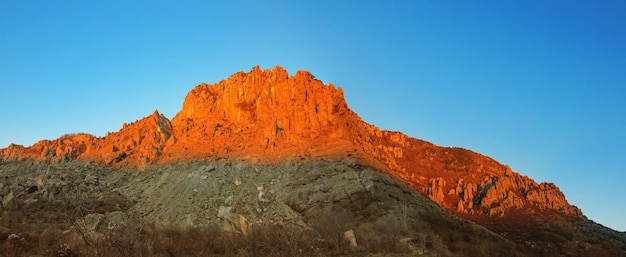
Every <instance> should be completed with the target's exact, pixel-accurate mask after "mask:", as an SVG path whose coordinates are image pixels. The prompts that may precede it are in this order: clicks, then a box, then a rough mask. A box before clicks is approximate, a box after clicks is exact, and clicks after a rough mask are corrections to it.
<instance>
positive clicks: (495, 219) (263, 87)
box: [0, 66, 626, 256]
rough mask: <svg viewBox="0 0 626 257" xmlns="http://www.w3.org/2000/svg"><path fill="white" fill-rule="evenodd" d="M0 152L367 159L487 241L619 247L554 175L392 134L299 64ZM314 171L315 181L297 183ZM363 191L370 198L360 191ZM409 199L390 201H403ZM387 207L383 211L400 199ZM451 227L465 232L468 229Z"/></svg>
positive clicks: (136, 163) (161, 162)
mask: <svg viewBox="0 0 626 257" xmlns="http://www.w3.org/2000/svg"><path fill="white" fill-rule="evenodd" d="M0 160H2V162H3V163H15V162H18V163H24V162H33V161H34V162H37V163H44V164H50V165H62V164H63V163H72V162H77V161H80V162H87V163H89V165H96V166H106V167H111V168H116V169H131V170H144V171H146V170H154V169H157V168H155V167H178V166H176V165H180V164H181V163H191V162H198V161H203V162H216V161H217V162H219V163H236V164H242V165H243V164H245V165H251V166H246V167H248V168H246V169H247V170H255V168H253V167H262V168H263V169H268V168H267V167H282V166H281V165H285V164H294V163H295V164H302V165H311V163H343V164H348V166H347V167H352V168H351V169H352V170H359V172H357V173H360V172H361V171H362V170H367V169H372V170H375V171H376V172H379V173H381V174H385V175H386V176H389V177H391V178H393V179H392V180H393V181H396V182H399V183H400V184H401V185H402V186H394V187H407V188H411V189H408V190H414V192H419V193H421V195H420V196H419V197H422V196H425V197H427V198H428V199H430V200H431V201H432V202H434V203H436V204H437V205H438V206H441V207H443V208H444V209H445V210H447V211H448V212H450V213H453V214H454V215H453V216H451V217H452V218H450V219H455V218H454V217H460V218H462V219H465V220H469V221H471V222H475V223H476V224H478V225H481V226H483V227H485V228H487V229H488V231H490V233H491V232H495V235H497V236H498V237H499V238H500V239H498V240H504V241H507V240H509V241H512V242H515V243H516V244H517V245H518V247H520V249H521V248H528V247H530V248H540V249H542V250H537V251H531V250H529V251H530V253H541V254H548V253H550V254H552V253H557V254H559V255H571V254H574V255H577V254H581V255H584V254H583V253H588V251H591V250H599V249H601V250H602V251H606V253H607V254H608V255H607V256H611V255H615V254H622V255H623V254H624V250H626V238H625V237H624V235H623V234H620V233H617V232H615V231H611V230H610V229H608V228H604V227H601V226H599V225H597V224H595V223H593V222H592V221H590V220H588V219H587V218H586V217H585V216H584V215H583V213H582V212H581V210H580V209H579V208H577V207H576V206H573V205H571V204H569V203H568V202H567V200H566V198H565V195H564V194H563V193H562V192H561V191H560V190H559V188H558V187H557V186H556V185H555V184H553V183H537V182H535V181H534V180H532V179H531V178H529V177H527V176H523V175H520V174H519V173H517V172H514V171H512V170H511V168H510V167H508V166H506V165H503V164H500V163H498V162H497V161H495V160H493V159H491V158H489V157H487V156H484V155H481V154H479V153H475V152H472V151H470V150H466V149H462V148H456V147H440V146H436V145H434V144H431V143H429V142H426V141H423V140H419V139H415V138H411V137H408V136H406V135H404V134H402V133H400V132H393V131H383V130H380V129H379V128H377V127H375V126H373V125H370V124H367V123H366V122H364V121H363V120H362V119H361V118H360V117H359V116H358V115H357V114H356V113H354V112H353V111H352V110H350V108H349V107H348V105H347V103H346V101H345V99H344V97H343V91H342V89H341V88H337V87H335V86H334V85H332V84H328V85H325V84H323V83H322V82H321V81H319V80H317V79H315V77H314V76H313V75H311V74H310V73H309V72H306V71H298V72H296V74H295V75H293V76H289V74H288V73H287V71H285V70H284V69H283V68H282V67H278V66H277V67H275V68H273V69H271V70H270V69H267V70H261V69H260V68H259V67H258V66H256V67H254V68H253V69H252V70H251V71H250V72H247V73H246V72H238V73H236V74H234V75H232V76H231V77H229V78H228V79H226V80H223V81H220V82H219V83H216V84H212V85H209V84H204V83H203V84H200V85H198V86H196V87H195V88H193V89H192V90H191V91H190V92H189V93H188V94H187V96H186V97H185V100H184V103H183V107H182V110H181V111H180V112H179V113H178V114H177V115H176V116H175V117H174V118H173V119H172V120H171V121H170V120H169V119H167V118H166V117H164V116H163V115H162V114H159V113H158V111H155V112H154V113H153V114H152V115H150V116H147V117H145V118H143V119H141V120H138V121H135V122H133V123H131V124H124V125H123V127H122V128H121V129H120V130H119V131H118V132H113V133H109V134H107V135H106V136H104V137H94V136H91V135H88V134H75V135H65V136H62V137H61V138H59V139H56V140H42V141H39V142H38V143H36V144H34V145H33V146H31V147H23V146H20V145H13V144H12V145H10V146H9V147H7V148H5V149H2V150H0ZM320 165H321V164H316V165H313V167H314V168H309V169H308V171H304V175H306V174H315V172H313V171H311V170H315V167H317V168H318V169H322V170H324V169H326V166H325V165H321V166H320ZM342 167H344V166H342ZM238 170H241V169H238ZM331 170H332V169H331ZM342 170H345V169H344V168H342ZM249 172H252V171H249ZM319 176H322V177H326V176H330V175H329V174H326V173H324V174H322V175H319ZM373 180H374V181H380V180H382V178H380V179H373ZM255 181H258V179H255ZM314 181H318V180H317V179H314V180H311V181H309V182H310V183H314ZM309 182H307V183H304V182H303V183H301V184H300V185H301V186H307V185H309V184H310V183H309ZM282 183H286V184H289V183H290V182H287V180H285V181H283V182H282ZM337 183H338V182H333V183H330V185H336V184H337ZM389 183H392V182H389ZM394 183H395V182H394ZM323 184H324V183H320V187H323ZM339 184H341V183H339ZM309 186H310V185H309ZM331 187H332V186H331ZM128 190H130V191H132V190H131V189H128ZM280 190H286V189H285V188H282V187H281V188H280ZM294 190H296V191H297V188H294V187H289V189H288V190H287V191H290V192H293V191H294ZM130 191H128V192H130ZM331 191H332V190H331ZM357 192H358V190H357ZM213 193H215V192H213ZM353 193H354V192H353ZM136 194H143V193H136ZM348 195H350V193H349V194H348ZM357 195H358V194H357ZM366 195H370V197H371V193H367V194H366ZM5 197H6V195H5ZM146 197H147V196H146ZM147 198H149V197H147ZM417 198H418V196H413V197H411V198H410V199H412V200H407V199H406V198H402V200H401V201H403V202H406V203H407V204H408V203H412V201H415V199H417ZM288 199H291V198H290V197H286V198H284V199H281V202H283V203H285V204H286V206H289V208H290V209H291V210H295V211H296V212H297V213H299V215H304V216H306V215H307V214H308V215H312V214H310V213H309V212H312V210H309V208H306V207H301V204H294V203H290V202H289V200H288ZM142 204H143V205H145V206H144V207H143V208H150V207H149V206H152V205H159V204H161V205H164V204H167V203H166V202H158V201H152V202H151V201H146V202H143V203H140V204H137V205H142ZM319 205H320V204H316V206H319ZM408 205H411V206H424V205H423V204H417V203H412V204H408ZM305 206H306V205H305ZM394 206H395V207H393V208H392V209H393V210H394V211H398V208H401V207H399V206H401V205H394ZM214 207H215V208H218V207H219V206H214ZM361 207H363V206H361ZM329 208H330V207H329ZM351 209H352V210H354V208H351ZM357 209H359V211H362V209H361V208H357ZM298 210H300V211H298ZM250 212H252V211H250ZM165 213H167V212H165ZM441 213H447V212H446V211H443V212H441ZM164 215H165V214H164ZM171 215H172V216H177V217H181V215H183V214H182V213H176V214H175V215H174V214H171ZM294 215H296V214H294ZM441 215H444V216H445V215H447V214H441ZM166 216H167V215H166ZM183 216H184V215H183ZM252 216H255V215H252ZM168 217H169V216H168ZM250 217H251V215H248V218H250ZM255 217H256V216H255ZM445 217H448V216H445ZM353 218H354V217H353ZM150 219H151V220H158V219H159V218H158V217H157V216H155V217H151V218H150ZM446 219H447V218H446ZM302 222H303V221H302ZM305 223H306V222H305ZM463 226H466V227H467V229H468V230H467V231H472V229H475V228H472V229H469V227H472V226H469V225H463ZM468 233H469V232H468ZM572 248H574V250H572Z"/></svg>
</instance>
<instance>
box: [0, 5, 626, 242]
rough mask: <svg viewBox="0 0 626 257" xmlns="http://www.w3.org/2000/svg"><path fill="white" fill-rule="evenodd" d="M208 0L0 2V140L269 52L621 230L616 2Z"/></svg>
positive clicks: (211, 76)
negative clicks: (549, 188) (544, 185)
mask: <svg viewBox="0 0 626 257" xmlns="http://www.w3.org/2000/svg"><path fill="white" fill-rule="evenodd" d="M181 2H182V3H181ZM210 2H213V1H133V0H124V1H35V0H33V1H7V0H1V1H0V87H1V88H0V112H1V114H2V118H1V119H0V120H1V121H0V124H1V125H0V147H6V146H8V145H9V144H10V143H11V142H14V143H17V144H23V145H26V146H28V145H32V144H33V143H35V142H36V141H38V140H40V139H54V138H57V137H59V136H61V135H63V134H65V133H73V132H87V133H90V134H94V135H96V136H104V135H105V134H106V132H107V131H111V132H112V131H117V130H119V129H120V128H121V126H122V123H124V122H132V121H135V120H137V119H140V118H142V117H145V116H148V115H150V114H151V113H152V112H153V111H154V110H155V109H158V110H159V111H160V112H161V113H164V114H165V115H166V116H167V117H169V118H172V117H173V116H174V115H175V114H176V113H177V112H178V111H179V110H180V108H181V105H182V102H183V99H184V97H185V95H186V93H187V92H188V91H189V90H191V89H192V88H193V87H194V86H195V85H197V84H199V83H201V82H207V83H214V82H218V81H220V80H222V79H225V78H227V77H228V76H229V75H231V74H232V73H235V72H237V71H241V70H243V71H249V70H250V69H251V68H252V67H253V66H254V65H257V64H259V65H260V66H261V68H263V69H265V68H272V67H274V66H275V65H281V66H283V67H285V68H286V69H287V70H288V71H289V72H290V74H294V73H295V71H296V70H300V69H304V70H309V71H310V72H311V73H313V74H314V75H315V76H316V77H317V78H318V79H320V80H322V81H323V82H325V83H333V84H335V85H336V86H340V87H343V89H344V92H345V96H346V99H347V101H348V105H349V106H350V107H351V108H352V109H353V110H354V111H355V112H357V113H358V114H359V115H360V116H361V117H362V118H363V119H364V120H365V121H367V122H369V123H372V124H374V125H377V126H379V127H380V128H382V129H387V130H396V131H402V132H404V133H406V134H408V135H410V136H412V137H416V138H420V139H424V140H427V141H431V142H433V143H435V144H438V145H443V146H459V147H463V148H468V149H471V150H474V151H477V152H480V153H483V154H485V155H488V156H491V157H493V158H495V159H496V160H498V161H500V162H502V163H504V164H508V165H510V166H511V168H512V169H513V170H514V171H517V172H520V173H522V174H524V175H529V176H530V177H532V178H534V179H535V180H537V181H539V182H540V181H550V182H555V183H556V184H557V185H558V186H559V187H560V188H561V190H562V191H563V192H564V193H565V194H566V196H567V199H568V200H569V201H570V203H572V204H574V205H577V206H579V207H580V208H581V209H582V210H583V212H584V213H585V214H586V215H587V217H589V218H590V219H593V220H595V221H597V222H600V223H602V224H604V225H606V226H609V227H612V228H614V229H617V230H620V231H624V230H626V219H625V218H624V217H626V216H625V213H626V200H624V197H623V194H624V188H625V187H624V183H626V100H625V99H624V98H625V97H626V33H625V30H626V2H624V1H621V0H617V1H610V0H606V1H591V0H589V1H584V0H580V1H578V0H575V1H572V0H567V1H525V0H524V1H521V0H520V1H516V0H511V1H500V0H498V1H436V0H423V1H421V0H417V1H249V2H244V1H215V2H228V3H227V4H224V3H220V4H216V3H210ZM296 2H300V3H296Z"/></svg>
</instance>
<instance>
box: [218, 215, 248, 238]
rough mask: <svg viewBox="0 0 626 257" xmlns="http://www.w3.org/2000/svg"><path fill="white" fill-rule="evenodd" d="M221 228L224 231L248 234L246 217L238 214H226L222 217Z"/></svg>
mask: <svg viewBox="0 0 626 257" xmlns="http://www.w3.org/2000/svg"><path fill="white" fill-rule="evenodd" d="M222 229H223V230H224V231H226V232H234V233H241V234H242V235H244V236H247V235H248V221H247V220H246V217H244V216H242V215H239V214H228V215H227V216H226V217H224V221H223V226H222Z"/></svg>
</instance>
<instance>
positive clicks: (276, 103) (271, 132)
mask: <svg viewBox="0 0 626 257" xmlns="http://www.w3.org/2000/svg"><path fill="white" fill-rule="evenodd" d="M347 110H348V107H347V104H346V102H345V100H344V97H343V91H342V90H341V89H337V88H335V87H334V86H333V85H332V84H329V85H324V84H323V83H322V82H321V81H319V80H317V79H315V77H314V76H313V75H311V74H310V73H309V72H306V71H298V72H296V74H295V75H294V76H291V77H290V76H289V75H288V73H287V71H285V70H284V69H283V68H282V67H280V66H276V67H274V68H273V69H271V70H270V69H266V70H264V71H262V70H261V69H260V68H259V67H258V66H256V67H254V68H253V69H252V70H251V71H250V72H248V73H245V72H238V73H235V74H234V75H232V76H230V77H229V78H228V79H226V80H222V81H220V82H219V83H216V84H212V85H209V84H205V83H203V84H200V85H198V86H196V87H195V88H194V89H192V90H191V92H189V94H188V95H187V96H186V97H185V101H184V103H183V108H182V110H181V111H180V112H179V113H178V114H177V115H176V117H174V119H173V120H172V124H173V127H174V134H175V136H176V138H177V142H178V143H177V144H176V145H172V146H171V148H172V149H177V150H172V151H173V152H174V153H173V154H172V155H173V156H172V158H173V159H177V158H179V157H180V156H177V154H176V152H181V151H187V152H189V151H190V150H189V149H191V148H193V147H192V145H194V144H196V143H197V142H199V141H200V142H206V144H209V145H211V147H210V148H204V149H195V150H193V152H192V153H190V154H191V155H194V156H230V157H233V156H252V157H253V158H261V157H262V158H263V159H266V160H267V159H268V158H270V159H275V158H276V157H277V156H278V157H279V158H278V159H281V158H280V156H281V155H282V154H287V155H290V156H294V155H306V153H305V152H307V151H310V149H309V148H310V146H309V145H310V144H311V141H312V140H321V142H324V140H323V139H322V138H325V137H338V135H339V134H340V131H342V129H341V126H340V124H339V123H340V121H339V120H340V118H339V116H341V114H342V113H345V112H346V111H347ZM222 142H223V143H222ZM234 142H237V143H236V144H235V145H233V143H234ZM185 149H187V150H185ZM244 149H245V150H244ZM187 156H188V155H187Z"/></svg>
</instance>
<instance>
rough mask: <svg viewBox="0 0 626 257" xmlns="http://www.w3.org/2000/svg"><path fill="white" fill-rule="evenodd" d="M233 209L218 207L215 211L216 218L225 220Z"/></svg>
mask: <svg viewBox="0 0 626 257" xmlns="http://www.w3.org/2000/svg"><path fill="white" fill-rule="evenodd" d="M232 209H233V207H230V206H220V207H219V208H218V209H217V217H218V218H221V219H223V218H226V216H228V215H229V214H230V211H231V210H232Z"/></svg>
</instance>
